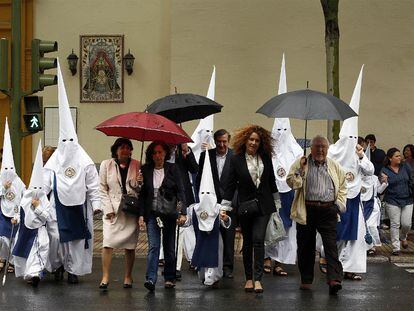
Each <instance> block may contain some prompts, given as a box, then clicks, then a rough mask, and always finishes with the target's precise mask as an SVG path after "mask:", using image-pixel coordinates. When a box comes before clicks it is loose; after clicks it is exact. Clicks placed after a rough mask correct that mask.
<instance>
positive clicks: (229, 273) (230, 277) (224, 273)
mask: <svg viewBox="0 0 414 311" xmlns="http://www.w3.org/2000/svg"><path fill="white" fill-rule="evenodd" d="M223 276H224V277H225V278H227V279H232V278H234V276H233V272H231V271H223Z"/></svg>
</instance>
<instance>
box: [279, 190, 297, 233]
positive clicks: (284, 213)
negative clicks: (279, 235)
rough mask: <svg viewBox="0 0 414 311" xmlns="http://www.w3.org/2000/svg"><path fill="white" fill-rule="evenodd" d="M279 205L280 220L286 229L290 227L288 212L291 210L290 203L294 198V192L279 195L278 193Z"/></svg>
mask: <svg viewBox="0 0 414 311" xmlns="http://www.w3.org/2000/svg"><path fill="white" fill-rule="evenodd" d="M279 196H280V203H281V205H282V208H281V209H279V215H280V218H282V222H283V226H284V227H285V228H286V229H287V228H290V227H292V219H290V210H291V209H292V202H293V199H294V198H295V190H290V191H289V192H285V193H281V192H279Z"/></svg>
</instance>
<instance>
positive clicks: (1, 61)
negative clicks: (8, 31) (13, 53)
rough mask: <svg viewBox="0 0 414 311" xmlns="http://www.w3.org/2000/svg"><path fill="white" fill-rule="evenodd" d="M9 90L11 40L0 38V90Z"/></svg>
mask: <svg viewBox="0 0 414 311" xmlns="http://www.w3.org/2000/svg"><path fill="white" fill-rule="evenodd" d="M8 90H9V40H7V39H5V38H1V39H0V91H3V92H7V91H8Z"/></svg>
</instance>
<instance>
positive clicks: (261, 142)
mask: <svg viewBox="0 0 414 311" xmlns="http://www.w3.org/2000/svg"><path fill="white" fill-rule="evenodd" d="M58 81H59V83H58V91H59V92H58V96H59V127H60V132H59V143H58V146H57V148H56V149H54V148H51V147H48V146H46V147H44V148H43V150H42V148H41V143H39V147H38V150H37V154H36V159H35V162H34V166H33V171H32V176H31V180H30V184H29V186H28V187H27V188H26V186H25V185H24V183H23V182H22V181H21V179H20V178H19V177H18V176H17V174H16V171H15V168H14V162H13V153H12V148H11V143H10V133H9V129H8V125H7V120H6V127H5V133H4V146H3V158H2V166H1V173H0V180H1V184H0V205H1V209H0V259H1V261H0V269H6V272H10V273H12V272H15V275H16V276H17V277H22V278H23V279H24V280H26V281H27V282H29V283H31V284H32V286H38V284H39V282H40V281H41V279H42V278H43V277H44V275H45V272H50V273H53V274H54V278H55V280H56V281H60V280H62V279H63V278H64V273H65V272H66V273H67V281H68V282H69V283H71V284H76V283H78V282H79V280H78V277H79V276H82V275H85V274H89V273H91V272H92V250H93V233H94V232H93V216H94V214H98V213H101V212H102V214H103V215H102V219H103V245H102V279H101V283H100V284H99V289H100V290H103V291H107V290H109V288H110V285H109V283H110V279H111V278H110V266H111V259H112V253H113V249H124V250H125V274H124V281H123V287H124V288H126V289H128V288H132V286H133V285H132V284H133V266H134V260H135V249H136V245H137V241H138V234H139V232H140V231H145V230H146V233H147V238H148V255H147V262H146V273H145V281H144V286H145V288H147V289H148V290H149V291H154V290H155V288H156V283H157V279H158V275H159V273H158V269H159V267H160V266H163V278H164V287H165V288H167V289H171V288H174V287H175V286H176V280H177V279H180V278H181V273H180V270H181V265H182V261H183V256H184V255H185V257H186V259H187V260H188V262H189V266H190V268H191V269H194V270H196V271H197V273H198V277H199V278H200V280H201V281H202V283H203V284H204V285H205V286H208V287H214V288H216V287H218V284H219V281H220V279H221V278H223V277H226V278H230V279H231V278H233V272H234V256H235V255H234V244H235V233H236V228H238V227H239V228H240V231H241V234H242V236H243V247H242V255H243V267H244V276H245V285H244V290H245V291H246V292H255V293H262V292H263V291H264V288H263V285H262V282H261V281H262V277H263V274H264V273H273V274H274V275H275V276H282V277H287V276H288V273H287V272H286V271H285V269H284V265H296V264H297V266H298V269H299V272H300V276H301V284H300V286H299V288H300V289H301V290H309V289H311V284H312V283H313V280H314V263H315V255H316V252H318V253H319V254H320V264H319V266H320V270H321V272H323V273H326V278H327V284H328V288H329V294H331V295H336V294H337V292H338V291H339V290H340V289H341V288H342V280H343V278H346V279H350V280H361V279H362V276H361V274H363V273H365V272H366V263H367V255H375V252H376V249H375V248H376V247H378V246H380V245H381V239H380V234H379V231H378V228H379V227H380V225H381V224H383V223H384V225H385V220H386V219H387V218H389V225H390V233H391V241H392V248H393V254H394V255H398V254H399V252H400V247H402V248H407V246H408V242H407V233H408V231H409V230H410V228H411V222H412V211H413V173H414V159H413V155H414V146H413V145H407V146H405V147H404V148H403V151H402V152H400V150H399V149H397V148H391V149H389V150H388V151H387V153H385V152H384V151H382V150H381V149H379V148H378V147H377V146H376V138H375V136H374V135H372V134H370V135H367V136H366V137H365V138H363V137H358V117H353V118H350V119H347V120H345V121H344V123H343V125H342V128H341V131H340V134H339V140H338V141H337V142H336V143H335V144H332V145H329V142H328V140H327V139H326V138H325V137H323V136H316V137H314V138H313V139H312V141H311V146H310V154H309V155H308V156H306V153H305V155H303V154H304V151H303V149H302V148H301V146H300V145H299V144H298V143H297V141H296V139H295V138H294V137H293V135H292V132H291V128H290V123H289V119H286V118H276V119H275V123H274V126H273V128H272V130H271V131H269V130H267V129H265V128H263V127H261V126H258V125H248V126H245V127H243V128H241V129H239V130H237V131H236V132H235V134H234V137H231V135H230V132H229V131H228V130H226V129H220V130H218V131H216V132H215V133H214V135H213V133H212V131H211V129H209V130H208V131H206V133H207V134H206V133H204V134H206V135H205V136H204V138H203V139H202V140H201V141H200V142H199V143H200V152H199V153H195V152H193V150H192V149H191V148H190V147H189V146H187V144H181V145H178V146H177V145H169V144H167V143H165V142H163V141H154V142H152V143H151V144H149V146H148V147H147V149H146V152H145V164H142V163H140V161H137V160H135V159H134V158H133V157H132V151H133V145H132V143H131V141H130V140H129V139H126V138H118V139H116V140H115V142H114V144H113V145H112V146H111V148H110V153H111V158H110V159H108V160H105V161H103V162H102V163H101V165H100V169H99V174H98V171H97V169H96V167H95V165H94V162H93V161H92V159H91V158H90V157H89V156H88V154H87V153H86V151H85V150H84V149H83V148H82V147H81V145H80V144H79V142H78V139H77V135H76V132H75V129H74V126H73V122H72V118H71V114H70V110H69V104H68V99H67V96H66V90H65V87H64V82H63V78H62V75H61V72H60V66H58ZM358 92H360V88H359V89H358V88H356V90H355V91H354V95H353V97H352V100H351V104H350V105H351V107H352V108H353V109H354V110H355V111H356V112H358V110H359V94H358ZM230 146H231V147H232V148H230ZM380 197H381V199H380ZM384 207H385V210H384ZM386 215H388V217H387V216H386Z"/></svg>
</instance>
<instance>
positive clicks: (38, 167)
mask: <svg viewBox="0 0 414 311" xmlns="http://www.w3.org/2000/svg"><path fill="white" fill-rule="evenodd" d="M42 188H43V159H42V141H41V140H40V141H39V145H38V146H37V152H36V158H35V161H34V163H33V169H32V176H31V177H30V184H29V189H30V190H39V189H42Z"/></svg>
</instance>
